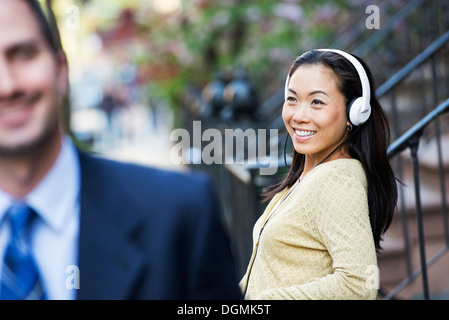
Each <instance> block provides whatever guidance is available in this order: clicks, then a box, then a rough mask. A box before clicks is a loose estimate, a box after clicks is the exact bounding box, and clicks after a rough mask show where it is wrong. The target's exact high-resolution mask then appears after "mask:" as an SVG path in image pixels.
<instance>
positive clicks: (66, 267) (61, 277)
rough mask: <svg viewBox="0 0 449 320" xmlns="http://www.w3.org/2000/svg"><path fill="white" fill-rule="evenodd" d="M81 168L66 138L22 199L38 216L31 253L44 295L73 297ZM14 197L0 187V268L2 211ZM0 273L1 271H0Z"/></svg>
mask: <svg viewBox="0 0 449 320" xmlns="http://www.w3.org/2000/svg"><path fill="white" fill-rule="evenodd" d="M79 193H80V168H79V159H78V155H77V152H76V149H75V147H74V145H73V143H72V141H71V140H70V139H69V138H65V139H63V141H62V148H61V152H60V154H59V156H58V158H57V160H56V162H55V164H54V166H53V167H52V169H51V170H50V171H49V172H48V173H47V175H46V176H45V177H44V179H42V181H41V182H40V183H39V184H38V185H37V186H36V187H35V188H34V189H33V190H32V191H31V192H30V193H29V194H28V195H27V196H26V197H25V199H23V200H24V201H25V202H26V203H27V204H28V205H29V206H30V207H31V208H33V209H34V210H35V211H36V212H37V214H38V216H39V219H36V220H37V221H36V223H35V225H33V226H34V227H33V229H32V230H31V241H32V252H33V255H34V257H35V260H36V264H37V267H38V269H39V272H40V274H41V278H42V282H43V287H44V290H45V292H46V295H47V298H48V299H51V300H69V299H74V298H75V297H76V289H77V281H78V280H79V278H78V277H79V276H80V274H78V273H77V267H76V266H77V260H78V256H77V254H78V236H79V221H80V219H79V216H80V208H79ZM12 202H13V198H12V197H11V196H10V195H9V194H7V193H5V192H4V191H3V190H1V189H0V257H1V259H0V271H1V268H2V267H3V266H2V265H3V257H4V254H5V250H6V246H7V244H8V242H9V234H10V232H9V226H8V224H7V223H4V222H5V219H4V217H5V213H6V211H7V210H8V208H9V207H10V205H11V204H12ZM0 276H1V272H0Z"/></svg>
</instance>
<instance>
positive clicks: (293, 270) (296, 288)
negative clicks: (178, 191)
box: [240, 159, 379, 300]
mask: <svg viewBox="0 0 449 320" xmlns="http://www.w3.org/2000/svg"><path fill="white" fill-rule="evenodd" d="M290 191H291V192H290ZM289 192H290V193H289ZM287 194H288V196H287V197H286V195H287ZM285 197H286V198H285ZM284 198H285V199H284ZM368 214H369V212H368V200H367V181H366V176H365V173H364V170H363V167H362V164H361V163H360V162H359V161H358V160H355V159H338V160H333V161H330V162H326V163H323V164H321V165H319V166H317V167H315V168H313V169H312V170H311V171H310V172H309V173H308V174H307V175H306V176H305V177H304V179H303V180H302V181H301V182H300V183H299V184H298V185H296V186H294V187H292V188H286V189H284V190H283V191H281V192H279V193H278V194H277V195H276V196H275V197H274V198H273V199H272V200H271V201H270V203H269V204H268V206H267V207H266V209H265V211H264V213H263V214H262V215H261V216H260V218H259V219H258V221H257V222H256V224H255V226H254V229H253V243H254V245H253V254H252V257H251V259H250V261H249V264H248V269H247V271H246V273H245V275H244V277H243V279H242V280H241V282H240V287H241V289H242V291H243V292H245V288H246V286H248V287H247V291H246V295H245V298H246V299H276V300H281V299H282V300H283V299H313V300H324V299H331V300H339V299H345V300H346V299H375V298H376V296H377V289H378V275H379V274H378V268H377V255H376V249H375V245H374V240H373V234H372V230H371V225H370V221H369V216H368ZM267 219H268V220H267ZM263 226H264V227H263ZM262 227H263V231H262V233H261V229H262ZM259 234H260V237H259Z"/></svg>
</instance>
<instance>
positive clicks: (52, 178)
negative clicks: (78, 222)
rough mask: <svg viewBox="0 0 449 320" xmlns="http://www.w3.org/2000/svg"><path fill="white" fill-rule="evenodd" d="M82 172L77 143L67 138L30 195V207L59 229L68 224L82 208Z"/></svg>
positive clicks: (52, 226) (28, 198)
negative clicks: (78, 208)
mask: <svg viewBox="0 0 449 320" xmlns="http://www.w3.org/2000/svg"><path fill="white" fill-rule="evenodd" d="M79 171H80V169H79V160H78V156H77V152H76V149H75V146H74V145H73V143H72V141H71V140H70V139H69V138H64V139H63V141H62V147H61V151H60V153H59V155H58V158H57V159H56V162H55V164H54V165H53V167H52V168H51V170H50V171H49V172H48V173H47V175H46V176H45V177H44V179H42V181H41V182H40V183H39V184H38V185H37V186H36V187H35V188H34V189H33V190H32V191H31V192H30V193H29V194H28V195H27V196H26V202H27V203H28V204H29V205H30V207H32V208H33V209H34V210H35V211H36V212H37V213H38V215H39V216H40V217H41V218H42V219H43V220H44V222H46V223H47V224H48V225H49V226H50V227H51V228H52V229H53V230H55V231H56V232H58V231H59V230H61V228H63V227H64V223H65V222H66V221H67V219H68V218H69V217H70V215H71V214H72V213H73V212H74V209H76V208H77V207H78V200H79V190H80V177H79ZM0 199H1V198H0ZM0 201H1V200H0ZM0 205H1V202H0Z"/></svg>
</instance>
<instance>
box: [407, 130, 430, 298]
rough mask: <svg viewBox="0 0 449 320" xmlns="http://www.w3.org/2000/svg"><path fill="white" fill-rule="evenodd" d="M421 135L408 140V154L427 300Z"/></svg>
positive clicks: (420, 132)
mask: <svg viewBox="0 0 449 320" xmlns="http://www.w3.org/2000/svg"><path fill="white" fill-rule="evenodd" d="M421 134H422V130H420V131H418V132H417V133H416V134H415V135H414V136H413V137H411V138H410V140H409V147H410V154H411V157H412V162H413V177H414V184H415V198H416V219H417V227H418V240H419V253H420V262H421V276H422V284H423V295H424V300H429V282H428V278H427V259H426V249H425V239H424V226H423V216H422V205H421V193H420V183H419V162H418V147H419V138H420V136H421Z"/></svg>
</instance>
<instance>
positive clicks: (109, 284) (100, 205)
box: [77, 153, 144, 300]
mask: <svg viewBox="0 0 449 320" xmlns="http://www.w3.org/2000/svg"><path fill="white" fill-rule="evenodd" d="M102 164H103V163H102V162H101V160H98V159H94V158H92V157H91V156H89V155H86V154H82V153H80V167H81V193H80V196H81V199H80V205H81V208H80V210H81V221H80V239H79V257H78V258H79V270H80V289H79V291H78V296H77V298H78V299H82V300H83V299H130V298H132V297H133V288H134V285H135V284H136V282H138V278H139V275H142V272H141V271H142V270H143V265H144V257H143V254H142V252H141V251H139V249H138V248H137V246H136V245H135V244H134V243H133V242H132V239H131V236H132V234H133V232H134V231H135V230H137V228H138V226H139V225H141V224H139V220H138V219H135V218H134V216H135V215H132V214H124V213H128V212H129V208H126V207H125V206H127V205H128V204H127V203H125V202H126V201H121V200H120V193H119V192H117V189H116V188H114V186H115V183H114V182H113V181H109V180H108V177H110V172H106V171H107V169H105V166H104V165H102ZM105 170H106V171H105ZM116 183H117V181H116Z"/></svg>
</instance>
